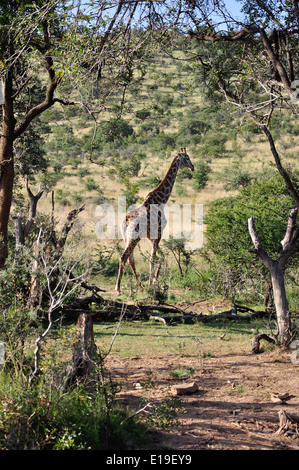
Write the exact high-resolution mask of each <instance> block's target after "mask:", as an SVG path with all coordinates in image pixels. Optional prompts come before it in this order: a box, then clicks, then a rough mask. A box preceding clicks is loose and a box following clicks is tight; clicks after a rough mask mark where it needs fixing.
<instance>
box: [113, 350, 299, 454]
mask: <svg viewBox="0 0 299 470" xmlns="http://www.w3.org/2000/svg"><path fill="white" fill-rule="evenodd" d="M107 366H108V369H109V371H110V372H111V374H112V378H113V380H115V381H119V382H121V384H122V386H121V391H120V392H119V393H118V399H119V400H121V401H122V402H123V403H124V404H125V405H127V406H129V407H130V408H132V409H135V410H138V409H140V408H141V407H142V399H146V400H147V401H150V402H151V403H154V404H159V403H162V402H163V401H164V400H165V399H166V398H167V397H169V396H172V395H173V391H172V386H173V385H174V384H178V383H182V382H186V381H189V382H193V381H195V382H196V383H197V385H198V391H197V392H196V393H193V394H191V395H185V396H182V397H180V399H181V402H182V405H183V408H184V412H180V413H179V426H178V427H177V428H172V429H171V432H158V433H157V434H155V435H154V436H153V441H152V442H151V443H149V444H148V446H147V448H148V449H149V450H153V449H160V450H161V449H163V448H168V449H172V450H247V449H248V450H291V449H294V450H299V433H298V432H297V430H296V429H295V425H292V426H293V427H292V426H291V427H290V431H289V432H288V434H279V435H277V434H276V432H277V430H278V429H279V416H278V411H279V410H285V411H286V412H289V413H293V414H295V415H298V416H299V365H298V364H297V365H294V364H292V363H291V361H290V353H286V352H279V351H273V352H265V353H262V354H259V355H253V354H248V355H244V354H243V355H226V356H217V357H211V358H206V359H204V360H203V362H202V364H198V357H195V356H194V357H180V356H174V355H173V356H165V357H162V356H161V357H143V356H142V355H140V356H136V357H133V358H128V359H119V358H113V357H112V356H111V357H110V358H109V360H108V363H107ZM181 367H184V368H188V367H191V368H193V369H194V370H195V371H194V375H193V377H192V378H191V379H188V380H186V379H178V378H174V377H172V376H171V375H170V371H173V370H176V369H178V368H181ZM275 392H277V393H281V394H284V393H288V394H289V396H290V398H289V399H288V401H287V402H286V403H285V404H275V403H273V401H272V400H271V394H272V393H275Z"/></svg>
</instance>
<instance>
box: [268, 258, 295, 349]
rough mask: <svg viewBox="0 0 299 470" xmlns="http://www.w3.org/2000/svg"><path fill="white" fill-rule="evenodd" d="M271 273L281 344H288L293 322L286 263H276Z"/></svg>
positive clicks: (279, 261)
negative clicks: (285, 279) (286, 287)
mask: <svg viewBox="0 0 299 470" xmlns="http://www.w3.org/2000/svg"><path fill="white" fill-rule="evenodd" d="M270 273H271V279H272V286H273V297H274V303H275V309H276V316H277V327H278V335H279V339H280V342H281V344H288V343H289V341H290V339H291V320H290V312H289V306H288V301H287V296H286V290H285V282H284V263H282V262H281V260H278V261H274V262H273V265H272V268H271V270H270Z"/></svg>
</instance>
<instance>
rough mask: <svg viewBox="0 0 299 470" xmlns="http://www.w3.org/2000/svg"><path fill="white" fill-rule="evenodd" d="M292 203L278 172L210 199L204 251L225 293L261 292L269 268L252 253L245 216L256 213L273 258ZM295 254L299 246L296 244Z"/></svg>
mask: <svg viewBox="0 0 299 470" xmlns="http://www.w3.org/2000/svg"><path fill="white" fill-rule="evenodd" d="M292 206H293V200H292V198H291V197H290V196H289V194H288V192H287V190H286V187H285V184H284V182H283V180H282V178H281V177H280V176H275V177H272V178H270V179H269V180H268V181H256V182H254V183H252V184H251V185H248V186H247V187H246V188H245V189H243V190H242V191H241V192H240V195H238V196H236V197H229V198H225V199H220V200H217V201H215V202H213V203H212V204H211V206H210V208H209V212H208V214H207V215H206V217H205V223H206V224H207V230H206V237H207V244H206V246H205V252H206V254H207V257H208V259H209V261H210V263H211V265H212V266H213V271H214V275H215V279H217V281H215V282H217V284H218V286H219V289H220V291H222V292H224V293H225V294H227V295H228V294H231V295H232V294H233V293H234V292H236V291H238V290H240V291H242V290H244V291H246V290H247V292H248V293H249V292H250V294H251V295H252V297H256V296H258V295H262V293H263V292H264V289H265V284H264V283H265V281H266V282H269V279H268V276H269V275H268V272H267V270H266V268H265V267H264V266H263V265H262V263H261V262H260V261H259V259H258V258H257V257H256V256H255V254H254V251H253V246H252V241H251V238H250V235H249V231H248V222H247V221H248V218H249V217H250V216H251V215H254V216H255V222H256V229H257V233H258V235H259V238H260V241H261V243H262V245H263V247H264V249H265V251H266V252H267V253H268V255H269V256H271V257H272V258H277V257H278V256H279V254H280V252H281V245H280V242H281V240H282V239H283V237H284V234H285V230H286V225H287V220H288V215H289V212H290V209H291V208H292ZM296 253H297V256H298V248H297V252H296Z"/></svg>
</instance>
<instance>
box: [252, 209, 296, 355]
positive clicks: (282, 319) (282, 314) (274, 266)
mask: <svg viewBox="0 0 299 470" xmlns="http://www.w3.org/2000/svg"><path fill="white" fill-rule="evenodd" d="M297 214H298V210H297V208H293V209H292V210H291V212H290V215H289V219H288V223H287V229H286V234H285V237H284V239H283V240H282V241H281V245H282V252H281V255H280V257H279V258H278V259H277V260H273V259H272V258H270V256H268V255H267V253H266V252H265V250H264V249H263V247H262V244H261V242H260V240H259V237H258V234H257V232H256V229H255V222H254V217H253V216H252V217H250V218H249V219H248V230H249V233H250V236H251V240H252V242H253V245H254V249H255V253H256V254H257V256H258V257H259V258H260V259H261V261H262V262H263V263H264V265H265V266H266V268H267V269H268V270H269V272H270V275H271V281H272V287H273V298H274V303H275V309H276V316H277V326H278V338H279V343H280V344H281V345H284V346H288V345H289V343H290V341H291V339H292V327H291V318H290V312H289V307H288V301H287V297H286V290H285V281H284V269H285V266H286V263H287V260H288V259H289V257H290V256H291V254H292V252H293V250H294V248H295V245H296V243H297V241H298V239H299V227H297V226H296V218H297Z"/></svg>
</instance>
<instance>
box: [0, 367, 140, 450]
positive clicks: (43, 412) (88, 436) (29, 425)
mask: <svg viewBox="0 0 299 470" xmlns="http://www.w3.org/2000/svg"><path fill="white" fill-rule="evenodd" d="M106 386H107V385H105V387H106ZM106 392H107V390H106ZM106 392H105V391H104V388H103V386H99V387H98V389H97V390H96V391H95V393H93V394H88V393H87V392H86V390H85V389H84V388H83V387H82V386H80V385H78V386H76V387H75V388H73V389H68V390H67V391H65V390H64V391H63V390H62V389H59V387H55V386H54V385H53V383H49V382H47V381H46V382H43V381H42V379H41V380H40V383H39V384H36V385H34V386H29V385H28V383H27V382H26V381H24V380H16V379H15V378H14V379H12V378H11V377H10V376H9V375H7V374H5V373H3V372H2V373H1V374H0V395H1V397H2V400H1V402H0V449H1V450H110V449H115V450H116V449H117V450H120V449H127V448H128V446H130V447H131V446H132V444H133V446H134V444H135V446H136V448H138V446H139V445H140V443H141V442H142V440H143V438H145V436H146V427H145V426H144V425H142V424H140V423H138V422H137V421H136V420H134V419H133V418H131V419H129V420H126V417H127V414H126V412H125V411H124V410H122V409H121V408H118V407H116V406H115V405H114V406H113V407H111V409H110V410H109V412H107V411H108V410H107V406H106V401H105V393H106ZM112 393H113V391H112Z"/></svg>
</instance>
